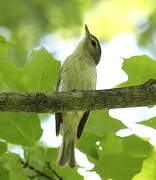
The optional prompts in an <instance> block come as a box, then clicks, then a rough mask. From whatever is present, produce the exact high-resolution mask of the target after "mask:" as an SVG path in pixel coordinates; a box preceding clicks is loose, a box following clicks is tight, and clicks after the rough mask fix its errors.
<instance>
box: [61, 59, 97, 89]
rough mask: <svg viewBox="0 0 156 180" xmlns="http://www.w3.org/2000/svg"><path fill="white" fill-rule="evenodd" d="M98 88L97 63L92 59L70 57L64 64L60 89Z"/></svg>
mask: <svg viewBox="0 0 156 180" xmlns="http://www.w3.org/2000/svg"><path fill="white" fill-rule="evenodd" d="M73 89H79V90H91V89H96V65H95V64H94V62H90V60H87V59H86V60H84V59H83V60H82V59H72V58H69V59H67V60H66V62H65V63H64V64H63V67H62V71H61V81H60V85H59V91H62V90H73Z"/></svg>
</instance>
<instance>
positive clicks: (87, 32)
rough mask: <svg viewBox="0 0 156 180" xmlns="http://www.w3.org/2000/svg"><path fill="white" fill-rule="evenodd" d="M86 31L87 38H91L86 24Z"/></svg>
mask: <svg viewBox="0 0 156 180" xmlns="http://www.w3.org/2000/svg"><path fill="white" fill-rule="evenodd" d="M85 31H86V33H85V35H86V37H90V32H89V29H88V26H87V25H86V24H85Z"/></svg>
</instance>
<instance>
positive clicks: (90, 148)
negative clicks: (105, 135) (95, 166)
mask: <svg viewBox="0 0 156 180" xmlns="http://www.w3.org/2000/svg"><path fill="white" fill-rule="evenodd" d="M97 141H99V137H98V136H97V135H95V134H93V133H88V132H85V133H83V135H82V137H81V138H80V140H79V141H78V142H77V145H76V147H77V148H78V149H79V150H80V151H82V152H83V153H85V154H86V155H88V156H90V157H92V158H94V159H95V160H98V159H99V155H98V150H97V145H96V142H97ZM90 157H88V158H90ZM90 161H93V159H90Z"/></svg>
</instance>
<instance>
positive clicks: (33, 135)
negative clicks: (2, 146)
mask: <svg viewBox="0 0 156 180" xmlns="http://www.w3.org/2000/svg"><path fill="white" fill-rule="evenodd" d="M41 135H42V129H41V127H40V120H39V117H38V116H37V115H36V114H26V113H21V114H19V113H0V138H2V139H5V140H6V141H8V142H10V143H13V144H20V145H24V146H30V145H32V144H34V143H35V142H36V141H37V140H38V139H39V138H40V137H41Z"/></svg>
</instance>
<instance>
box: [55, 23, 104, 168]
mask: <svg viewBox="0 0 156 180" xmlns="http://www.w3.org/2000/svg"><path fill="white" fill-rule="evenodd" d="M85 31H86V32H85V37H84V38H83V39H82V40H81V41H80V42H79V44H78V46H77V47H76V49H75V50H74V52H73V53H72V54H71V55H70V56H68V57H67V59H66V60H65V62H64V63H63V65H62V68H61V71H60V74H59V78H58V83H57V91H68V90H76V89H77V90H93V89H96V65H97V64H98V63H99V61H100V57H101V47H100V44H99V41H98V39H97V38H96V37H95V36H93V35H92V34H90V32H89V30H88V27H87V25H85ZM88 116H89V111H86V112H83V111H80V112H63V113H56V114H55V120H56V135H59V133H60V129H61V128H62V136H63V142H62V145H61V148H60V151H59V154H58V164H59V165H61V166H64V165H68V166H69V167H71V168H74V166H75V153H74V144H75V141H76V140H78V139H79V138H80V136H81V134H82V131H83V129H84V126H85V123H86V121H87V119H88Z"/></svg>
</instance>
